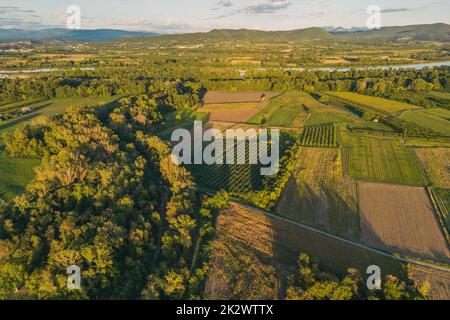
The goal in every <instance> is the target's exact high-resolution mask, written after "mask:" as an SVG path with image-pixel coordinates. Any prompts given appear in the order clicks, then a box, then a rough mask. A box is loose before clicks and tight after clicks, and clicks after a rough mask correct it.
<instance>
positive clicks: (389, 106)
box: [327, 92, 418, 115]
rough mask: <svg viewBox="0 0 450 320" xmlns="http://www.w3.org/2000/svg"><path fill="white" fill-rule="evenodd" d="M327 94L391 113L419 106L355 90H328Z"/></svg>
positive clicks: (364, 106) (367, 107)
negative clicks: (359, 92) (355, 91)
mask: <svg viewBox="0 0 450 320" xmlns="http://www.w3.org/2000/svg"><path fill="white" fill-rule="evenodd" d="M327 94H329V95H330V96H332V97H336V98H338V99H342V100H344V101H348V102H350V103H355V104H357V105H359V106H361V107H363V108H366V109H372V110H374V111H377V112H381V113H385V114H390V115H393V114H396V113H398V112H400V111H404V110H412V109H417V108H418V107H417V106H414V105H412V104H408V103H403V102H397V101H392V100H387V99H382V98H377V97H372V96H367V95H363V94H358V93H354V92H327Z"/></svg>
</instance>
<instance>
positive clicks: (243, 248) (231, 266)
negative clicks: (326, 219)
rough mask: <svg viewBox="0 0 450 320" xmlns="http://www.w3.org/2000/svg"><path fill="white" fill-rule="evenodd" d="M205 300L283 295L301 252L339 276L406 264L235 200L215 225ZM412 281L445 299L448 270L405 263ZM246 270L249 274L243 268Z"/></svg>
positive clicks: (400, 271)
mask: <svg viewBox="0 0 450 320" xmlns="http://www.w3.org/2000/svg"><path fill="white" fill-rule="evenodd" d="M216 234H217V236H216V239H215V240H214V243H213V250H212V259H211V272H210V276H209V278H208V280H207V283H206V290H205V291H206V297H207V298H208V299H233V298H235V299H237V298H239V299H244V300H245V299H283V298H284V297H283V294H282V292H283V290H281V289H282V288H284V287H285V285H286V283H285V276H287V275H289V274H290V273H291V271H292V270H293V269H295V266H296V261H297V258H298V256H299V254H300V253H303V252H304V253H307V254H309V255H310V256H311V257H314V260H315V261H317V262H318V263H319V266H320V268H321V269H323V270H324V271H328V272H333V273H335V274H338V275H341V276H344V275H345V274H346V272H347V269H348V268H351V267H356V268H358V269H359V270H365V269H367V267H368V266H369V265H373V264H375V265H378V266H380V267H381V269H382V270H383V273H387V274H393V275H396V276H398V277H400V278H404V277H405V275H406V274H405V269H406V266H405V265H403V264H402V263H400V262H398V261H396V260H394V259H392V258H388V257H385V256H381V255H378V254H376V253H374V252H370V251H367V250H365V249H362V248H358V247H354V246H351V245H349V244H346V243H344V242H340V241H337V240H335V239H332V238H330V237H328V236H325V235H322V234H319V233H316V232H313V231H311V230H309V229H306V228H302V227H300V226H297V225H293V224H290V223H288V222H285V221H282V220H278V219H274V218H270V217H268V216H265V215H263V214H262V213H260V212H259V211H256V210H253V209H249V208H247V207H243V206H241V205H237V204H234V203H233V204H231V205H230V207H229V208H228V209H225V210H223V211H222V212H221V213H220V214H219V216H218V218H217V224H216ZM409 270H410V272H411V273H412V274H413V278H414V279H415V280H418V281H420V280H424V279H426V280H427V281H429V282H430V284H431V287H432V290H431V292H430V295H431V297H433V298H436V299H442V298H444V299H445V298H447V299H448V297H450V289H449V283H450V279H449V276H448V273H445V272H440V271H435V270H431V269H429V268H426V267H416V266H411V267H409ZM249 271H250V272H249Z"/></svg>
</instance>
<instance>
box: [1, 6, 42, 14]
mask: <svg viewBox="0 0 450 320" xmlns="http://www.w3.org/2000/svg"><path fill="white" fill-rule="evenodd" d="M14 13H36V11H34V10H28V9H21V8H20V7H12V6H0V14H14Z"/></svg>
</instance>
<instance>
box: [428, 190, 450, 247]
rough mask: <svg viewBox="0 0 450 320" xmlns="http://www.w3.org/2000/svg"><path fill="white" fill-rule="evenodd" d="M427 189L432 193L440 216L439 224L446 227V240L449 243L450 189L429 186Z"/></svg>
mask: <svg viewBox="0 0 450 320" xmlns="http://www.w3.org/2000/svg"><path fill="white" fill-rule="evenodd" d="M429 190H430V192H431V194H432V197H433V200H434V205H435V208H436V211H438V213H439V214H440V216H441V220H442V222H441V224H442V227H443V228H445V229H446V236H447V240H448V241H449V244H450V189H444V188H430V189H429Z"/></svg>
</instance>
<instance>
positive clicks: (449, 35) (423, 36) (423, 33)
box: [334, 23, 450, 41]
mask: <svg viewBox="0 0 450 320" xmlns="http://www.w3.org/2000/svg"><path fill="white" fill-rule="evenodd" d="M334 35H335V36H338V37H341V38H343V39H346V40H356V41H361V40H362V41H398V40H417V41H450V25H448V24H445V23H436V24H425V25H413V26H403V27H384V28H381V29H380V30H369V31H359V32H345V33H334Z"/></svg>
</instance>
